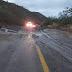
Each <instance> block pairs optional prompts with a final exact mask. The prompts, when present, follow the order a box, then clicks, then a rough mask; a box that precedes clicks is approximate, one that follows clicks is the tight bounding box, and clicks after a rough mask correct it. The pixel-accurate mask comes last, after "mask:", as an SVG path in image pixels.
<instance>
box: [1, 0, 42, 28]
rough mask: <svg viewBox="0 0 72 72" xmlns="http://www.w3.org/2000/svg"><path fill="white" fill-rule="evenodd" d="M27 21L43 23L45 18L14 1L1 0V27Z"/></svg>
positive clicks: (23, 23) (22, 23)
mask: <svg viewBox="0 0 72 72" xmlns="http://www.w3.org/2000/svg"><path fill="white" fill-rule="evenodd" d="M27 21H32V22H33V23H35V24H36V23H38V24H39V23H41V22H42V21H43V20H42V19H41V18H39V17H38V16H37V15H35V14H34V13H33V12H30V11H29V10H27V9H25V8H23V7H21V6H18V5H16V4H13V3H8V2H5V1H3V0H0V27H1V26H7V25H20V26H21V25H25V23H26V22H27Z"/></svg>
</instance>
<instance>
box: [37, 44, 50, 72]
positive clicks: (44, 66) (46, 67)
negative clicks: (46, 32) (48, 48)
mask: <svg viewBox="0 0 72 72" xmlns="http://www.w3.org/2000/svg"><path fill="white" fill-rule="evenodd" d="M36 49H37V51H38V54H39V58H40V61H41V63H42V66H43V70H44V72H49V68H48V66H47V64H46V62H45V59H44V57H43V55H42V52H41V51H40V49H39V47H38V46H37V45H36Z"/></svg>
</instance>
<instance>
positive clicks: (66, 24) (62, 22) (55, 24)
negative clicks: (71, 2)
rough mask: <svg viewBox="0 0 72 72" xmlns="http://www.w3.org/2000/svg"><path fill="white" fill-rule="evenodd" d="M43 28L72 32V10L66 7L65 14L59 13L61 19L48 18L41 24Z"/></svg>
mask: <svg viewBox="0 0 72 72" xmlns="http://www.w3.org/2000/svg"><path fill="white" fill-rule="evenodd" d="M40 26H41V27H42V28H44V27H50V28H57V29H61V30H68V31H70V32H72V8H69V7H66V8H65V9H64V10H63V12H60V13H59V17H58V18H56V17H48V19H47V20H46V21H44V22H42V23H41V25H40Z"/></svg>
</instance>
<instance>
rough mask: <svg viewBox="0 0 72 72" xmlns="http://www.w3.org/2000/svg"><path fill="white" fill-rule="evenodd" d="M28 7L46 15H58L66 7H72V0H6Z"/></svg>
mask: <svg viewBox="0 0 72 72" xmlns="http://www.w3.org/2000/svg"><path fill="white" fill-rule="evenodd" d="M5 1H9V2H12V3H15V4H18V5H20V6H23V7H25V8H27V9H28V10H30V11H35V12H40V13H42V14H43V15H45V16H46V17H48V16H58V13H59V12H61V11H62V10H64V8H65V7H72V0H5Z"/></svg>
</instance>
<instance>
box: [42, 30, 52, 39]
mask: <svg viewBox="0 0 72 72" xmlns="http://www.w3.org/2000/svg"><path fill="white" fill-rule="evenodd" d="M41 33H42V34H44V35H45V36H46V37H48V38H50V39H52V37H51V36H49V35H47V34H46V33H44V32H43V31H41Z"/></svg>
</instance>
